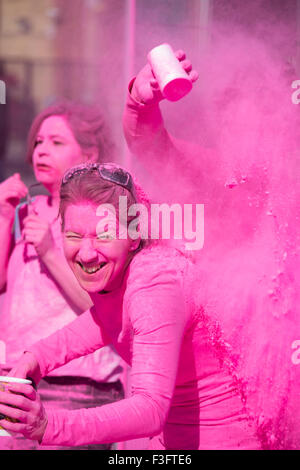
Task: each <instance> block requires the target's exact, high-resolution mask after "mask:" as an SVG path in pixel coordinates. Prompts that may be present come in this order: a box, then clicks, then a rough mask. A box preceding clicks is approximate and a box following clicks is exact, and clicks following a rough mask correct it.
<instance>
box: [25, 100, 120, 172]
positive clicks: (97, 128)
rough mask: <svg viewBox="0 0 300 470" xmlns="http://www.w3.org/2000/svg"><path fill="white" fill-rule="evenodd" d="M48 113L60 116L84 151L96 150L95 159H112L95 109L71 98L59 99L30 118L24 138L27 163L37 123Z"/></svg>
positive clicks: (106, 131)
mask: <svg viewBox="0 0 300 470" xmlns="http://www.w3.org/2000/svg"><path fill="white" fill-rule="evenodd" d="M50 116H61V117H63V118H64V119H65V120H66V122H67V124H68V125H69V127H70V129H71V131H72V132H73V134H74V137H75V139H76V141H77V142H78V144H79V145H80V147H81V149H82V150H83V151H85V152H87V153H88V152H89V151H92V150H95V149H96V150H97V153H98V158H97V161H99V162H105V161H113V160H114V153H115V147H114V145H113V143H112V141H111V138H110V133H109V129H108V127H107V125H106V122H105V120H104V118H103V115H102V113H101V112H100V111H99V109H97V108H96V107H93V106H90V105H86V104H83V103H79V102H75V101H68V100H61V101H57V102H55V103H53V104H52V105H51V106H48V107H47V108H45V109H44V110H42V111H41V112H40V113H39V114H38V115H37V116H36V117H35V119H34V120H33V123H32V125H31V128H30V130H29V134H28V139H27V154H26V159H27V161H28V162H29V163H32V155H33V151H34V148H35V143H36V137H37V134H38V132H39V129H40V127H41V124H42V123H43V121H44V120H45V119H47V118H48V117H50Z"/></svg>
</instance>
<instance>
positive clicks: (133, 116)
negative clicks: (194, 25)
mask: <svg viewBox="0 0 300 470" xmlns="http://www.w3.org/2000/svg"><path fill="white" fill-rule="evenodd" d="M176 55H177V58H178V60H179V61H180V62H181V64H182V67H183V68H184V69H185V70H186V72H187V73H188V74H189V76H190V79H191V80H192V82H195V81H196V80H197V78H198V73H197V72H196V71H194V70H193V69H192V65H191V63H190V61H188V60H186V58H185V53H184V52H183V51H177V53H176ZM128 91H129V92H128V96H127V102H126V105H125V110H124V115H123V129H124V135H125V138H126V141H127V144H128V147H129V149H130V151H131V152H132V153H133V154H135V155H137V156H138V157H139V158H143V155H145V154H148V153H149V152H152V153H153V152H156V151H159V152H160V154H161V152H162V151H164V152H174V151H176V142H177V141H176V139H175V138H174V137H172V136H171V135H170V134H169V133H168V132H167V131H166V129H165V127H164V122H163V118H162V114H161V111H160V108H159V103H160V101H161V100H163V99H164V98H163V95H162V93H161V91H160V89H159V87H158V83H157V81H156V79H155V76H154V74H153V71H152V69H151V67H150V64H147V65H145V67H143V68H142V69H141V70H140V72H139V73H138V75H137V76H136V78H135V79H133V80H132V81H131V82H130V84H129V90H128Z"/></svg>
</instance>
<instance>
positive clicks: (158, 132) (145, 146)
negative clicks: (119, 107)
mask: <svg viewBox="0 0 300 470" xmlns="http://www.w3.org/2000/svg"><path fill="white" fill-rule="evenodd" d="M132 84H133V81H132V82H131V83H130V85H129V91H128V94H127V101H126V104H125V110H124V115H123V130H124V136H125V139H126V141H127V144H128V147H129V149H130V150H131V151H132V153H134V154H138V155H139V156H142V155H143V154H144V153H145V152H151V151H153V150H154V149H158V148H160V149H162V148H171V147H172V141H171V138H170V136H169V134H168V133H167V131H166V129H165V127H164V122H163V118H162V114H161V111H160V108H159V103H155V104H144V103H141V102H139V101H138V100H137V99H136V98H135V97H134V95H132V94H131V90H132Z"/></svg>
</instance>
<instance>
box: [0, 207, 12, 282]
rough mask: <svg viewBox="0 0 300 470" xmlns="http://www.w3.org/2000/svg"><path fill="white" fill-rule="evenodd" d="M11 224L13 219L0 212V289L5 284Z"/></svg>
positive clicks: (10, 245)
mask: <svg viewBox="0 0 300 470" xmlns="http://www.w3.org/2000/svg"><path fill="white" fill-rule="evenodd" d="M12 226H13V219H12V218H11V217H5V216H4V215H1V214H0V246H1V256H0V291H1V290H3V289H4V287H5V284H6V275H7V265H8V260H9V255H10V253H11V249H12Z"/></svg>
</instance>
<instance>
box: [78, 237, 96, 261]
mask: <svg viewBox="0 0 300 470" xmlns="http://www.w3.org/2000/svg"><path fill="white" fill-rule="evenodd" d="M78 257H79V260H80V261H81V262H82V263H85V264H88V263H93V262H95V261H97V260H98V251H97V250H96V249H95V247H94V241H93V240H92V239H91V238H85V239H83V240H82V241H81V244H80V249H79V252H78Z"/></svg>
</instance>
